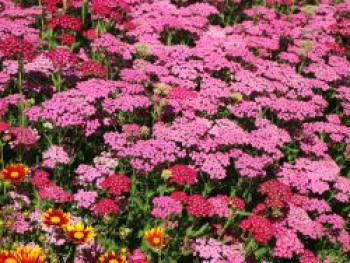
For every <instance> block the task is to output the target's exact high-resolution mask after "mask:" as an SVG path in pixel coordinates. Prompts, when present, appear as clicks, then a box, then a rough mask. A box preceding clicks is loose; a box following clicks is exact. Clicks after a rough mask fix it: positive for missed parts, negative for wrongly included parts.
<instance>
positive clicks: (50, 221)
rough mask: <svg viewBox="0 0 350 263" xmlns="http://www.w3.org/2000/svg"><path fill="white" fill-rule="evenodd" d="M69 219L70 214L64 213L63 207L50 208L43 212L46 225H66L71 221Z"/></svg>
mask: <svg viewBox="0 0 350 263" xmlns="http://www.w3.org/2000/svg"><path fill="white" fill-rule="evenodd" d="M69 219H70V215H69V214H67V213H64V212H63V211H62V209H58V210H54V209H51V208H50V209H49V210H48V211H47V212H46V213H43V214H42V220H43V223H44V224H45V225H46V226H57V227H64V226H65V225H67V224H68V223H69Z"/></svg>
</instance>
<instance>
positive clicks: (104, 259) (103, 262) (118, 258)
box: [98, 252, 128, 263]
mask: <svg viewBox="0 0 350 263" xmlns="http://www.w3.org/2000/svg"><path fill="white" fill-rule="evenodd" d="M98 262H99V263H128V261H127V257H126V254H117V253H115V252H107V253H105V254H104V255H102V256H101V257H100V258H99V259H98Z"/></svg>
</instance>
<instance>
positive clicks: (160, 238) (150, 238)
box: [144, 227, 167, 248]
mask: <svg viewBox="0 0 350 263" xmlns="http://www.w3.org/2000/svg"><path fill="white" fill-rule="evenodd" d="M144 238H145V239H146V241H147V243H148V244H149V245H150V246H151V247H153V248H160V247H165V246H166V244H167V237H166V235H165V233H164V229H163V228H162V227H155V228H152V229H150V230H147V231H146V232H145V233H144Z"/></svg>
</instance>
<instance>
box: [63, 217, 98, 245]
mask: <svg viewBox="0 0 350 263" xmlns="http://www.w3.org/2000/svg"><path fill="white" fill-rule="evenodd" d="M65 232H66V236H67V238H68V239H69V240H70V241H72V242H73V243H74V244H84V243H88V242H89V241H91V240H92V239H93V238H94V236H95V231H94V229H93V227H92V226H85V225H84V223H83V222H78V223H76V224H75V225H72V224H67V225H66V228H65Z"/></svg>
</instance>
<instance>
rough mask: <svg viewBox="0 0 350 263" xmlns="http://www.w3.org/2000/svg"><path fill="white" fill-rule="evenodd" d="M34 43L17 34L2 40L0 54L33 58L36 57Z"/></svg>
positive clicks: (27, 58) (14, 57) (26, 58)
mask: <svg viewBox="0 0 350 263" xmlns="http://www.w3.org/2000/svg"><path fill="white" fill-rule="evenodd" d="M34 51H35V47H34V45H33V44H32V43H30V42H28V41H26V40H23V39H21V38H18V37H15V36H9V37H7V38H6V39H4V40H2V41H0V54H2V55H3V56H6V57H8V58H13V59H24V60H32V59H34V57H35V53H34Z"/></svg>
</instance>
